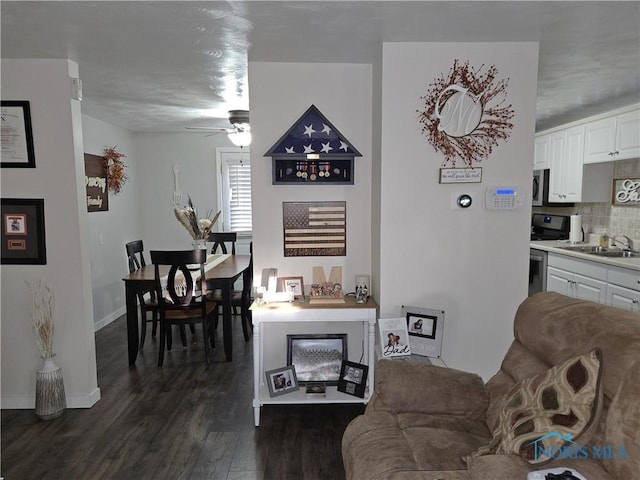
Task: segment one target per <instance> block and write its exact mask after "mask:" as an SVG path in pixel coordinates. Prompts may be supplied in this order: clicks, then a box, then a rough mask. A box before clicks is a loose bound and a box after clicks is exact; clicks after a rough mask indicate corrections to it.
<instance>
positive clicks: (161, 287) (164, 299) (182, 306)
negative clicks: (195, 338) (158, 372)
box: [151, 249, 216, 367]
mask: <svg viewBox="0 0 640 480" xmlns="http://www.w3.org/2000/svg"><path fill="white" fill-rule="evenodd" d="M206 259H207V251H206V250H203V249H195V250H180V251H160V250H152V251H151V262H152V263H153V266H154V273H155V290H156V297H157V298H158V311H159V317H160V348H159V352H158V367H161V366H162V364H163V362H164V351H165V345H166V346H167V349H168V350H171V343H170V339H171V337H170V336H169V334H168V331H169V330H168V329H169V328H170V326H171V325H181V326H185V325H187V324H193V323H200V324H202V338H203V343H204V357H205V361H206V362H207V364H209V363H210V362H211V360H210V355H209V344H211V347H214V346H215V344H214V336H213V334H212V332H211V330H210V328H209V325H210V324H209V319H210V317H212V314H213V313H214V312H215V310H216V303H215V302H214V301H213V300H212V299H211V297H210V296H208V295H207V282H206V281H200V280H199V279H204V278H205V270H204V265H205V262H206ZM162 265H167V266H169V267H170V268H169V273H168V276H167V277H166V285H165V284H163V277H162V275H161V274H160V266H162ZM187 265H190V266H193V265H198V268H196V269H195V270H189V268H188V267H187ZM192 268H193V267H192ZM194 276H195V277H196V279H195V280H194Z"/></svg>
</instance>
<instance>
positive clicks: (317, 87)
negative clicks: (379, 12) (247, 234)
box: [249, 62, 372, 290]
mask: <svg viewBox="0 0 640 480" xmlns="http://www.w3.org/2000/svg"><path fill="white" fill-rule="evenodd" d="M249 89H250V91H251V131H252V135H253V141H252V145H251V169H252V175H251V182H252V194H253V200H252V202H253V238H254V272H255V273H256V275H255V277H256V278H257V279H258V280H259V279H260V272H261V271H262V269H263V268H267V267H277V268H278V275H279V276H290V275H295V276H299V275H301V276H303V277H304V283H305V286H306V285H309V284H310V283H311V279H312V269H313V267H314V266H323V267H324V268H325V272H326V275H327V276H328V275H329V270H330V267H332V266H342V273H343V284H344V288H345V289H346V290H353V288H354V282H355V275H356V274H359V273H369V272H371V170H372V161H371V96H372V91H371V65H360V64H358V65H353V64H316V63H314V64H297V63H296V64H293V63H262V62H250V63H249ZM312 104H314V105H315V106H316V107H317V108H318V109H319V110H320V112H322V114H324V115H325V116H326V117H327V119H328V120H329V121H330V122H331V123H332V124H333V125H334V126H335V127H336V128H337V129H338V130H339V131H340V133H341V134H342V135H344V136H345V137H346V138H347V140H349V141H350V142H351V143H352V144H353V146H354V147H355V148H356V149H358V151H359V152H360V153H361V154H362V157H356V159H355V184H354V185H348V186H344V185H343V186H338V185H272V183H271V182H272V178H271V157H264V156H263V155H264V153H265V152H267V151H268V149H269V148H270V147H272V146H273V144H274V143H275V142H276V141H278V139H279V138H280V137H281V136H282V135H283V134H284V133H285V132H286V131H287V130H288V129H289V128H290V127H291V126H292V125H293V124H294V122H296V121H297V120H298V118H300V116H301V115H302V114H303V113H304V112H305V111H306V110H307V109H308V108H309V106H311V105H312ZM343 200H344V201H346V203H347V256H345V257H286V258H285V257H284V252H283V250H284V249H283V231H282V229H283V224H282V202H285V201H343Z"/></svg>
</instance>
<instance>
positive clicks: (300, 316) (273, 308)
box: [251, 297, 378, 427]
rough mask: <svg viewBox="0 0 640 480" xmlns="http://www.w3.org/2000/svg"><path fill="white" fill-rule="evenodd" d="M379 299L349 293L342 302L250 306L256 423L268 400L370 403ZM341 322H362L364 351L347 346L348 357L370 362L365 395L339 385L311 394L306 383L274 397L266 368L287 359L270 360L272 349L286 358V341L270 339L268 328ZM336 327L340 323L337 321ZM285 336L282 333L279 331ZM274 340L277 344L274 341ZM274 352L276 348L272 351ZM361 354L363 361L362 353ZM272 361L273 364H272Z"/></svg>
mask: <svg viewBox="0 0 640 480" xmlns="http://www.w3.org/2000/svg"><path fill="white" fill-rule="evenodd" d="M377 308H378V305H377V304H376V302H375V301H374V300H373V299H372V298H369V300H368V302H367V303H356V301H355V299H354V298H352V297H346V298H345V303H341V304H309V303H308V302H304V301H301V302H292V303H270V304H258V303H257V302H254V304H253V305H252V306H251V311H252V317H253V391H254V397H253V409H254V417H255V425H256V427H257V426H259V425H260V409H261V407H262V405H265V404H299V403H364V404H366V403H368V401H369V398H370V396H371V392H372V390H373V388H372V386H373V379H374V364H375V355H374V346H375V327H376V319H377ZM338 322H348V323H349V324H351V322H359V323H361V324H362V325H361V327H359V330H360V331H361V332H362V342H360V339H358V342H357V345H358V347H360V345H362V348H361V350H362V351H353V350H354V349H353V348H351V349H348V351H347V353H348V355H349V360H350V361H353V362H359V363H363V364H365V365H368V367H369V373H368V378H367V388H366V390H365V395H364V398H360V397H355V396H353V395H348V394H346V393H342V392H338V390H337V387H336V386H327V389H326V396H324V397H320V398H309V397H307V395H306V393H305V388H304V386H301V388H300V389H299V390H297V391H293V392H291V393H287V394H285V395H279V396H276V397H271V396H270V395H269V389H268V387H267V384H266V379H265V373H264V372H265V371H269V370H271V369H274V368H279V367H282V366H285V363H286V361H282V362H281V363H279V364H278V363H277V362H278V361H274V360H270V361H269V360H268V359H267V357H268V353H269V350H274V349H275V353H276V354H277V355H279V358H285V359H286V356H285V355H286V344H285V345H282V343H283V342H281V341H279V340H276V341H275V342H274V341H272V340H271V338H269V337H270V334H269V328H271V327H274V328H279V329H280V330H284V331H285V333H298V332H299V329H300V328H304V329H305V330H307V331H308V330H310V329H311V330H313V329H314V328H319V327H325V329H326V327H327V324H332V323H338ZM336 328H338V329H339V327H338V326H337V325H336ZM280 337H282V333H281V335H280ZM274 343H275V344H274ZM271 355H272V356H273V352H271ZM361 355H362V361H360V356H361ZM270 363H271V364H270Z"/></svg>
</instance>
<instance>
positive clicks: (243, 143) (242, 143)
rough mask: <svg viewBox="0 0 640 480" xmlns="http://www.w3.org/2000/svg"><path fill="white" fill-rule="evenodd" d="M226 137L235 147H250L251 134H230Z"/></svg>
mask: <svg viewBox="0 0 640 480" xmlns="http://www.w3.org/2000/svg"><path fill="white" fill-rule="evenodd" d="M227 136H228V137H229V140H231V143H233V144H234V145H235V146H236V147H248V146H249V145H251V132H231V133H229V134H228V135H227Z"/></svg>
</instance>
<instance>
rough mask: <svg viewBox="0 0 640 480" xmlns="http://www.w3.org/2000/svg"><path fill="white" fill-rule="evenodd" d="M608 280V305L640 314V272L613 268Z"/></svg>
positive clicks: (610, 269) (610, 270)
mask: <svg viewBox="0 0 640 480" xmlns="http://www.w3.org/2000/svg"><path fill="white" fill-rule="evenodd" d="M607 278H608V281H609V283H608V285H607V304H608V305H613V306H614V307H619V308H624V309H627V310H631V311H633V312H640V272H638V271H635V270H628V269H626V268H615V267H611V268H609V272H608V277H607Z"/></svg>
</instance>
